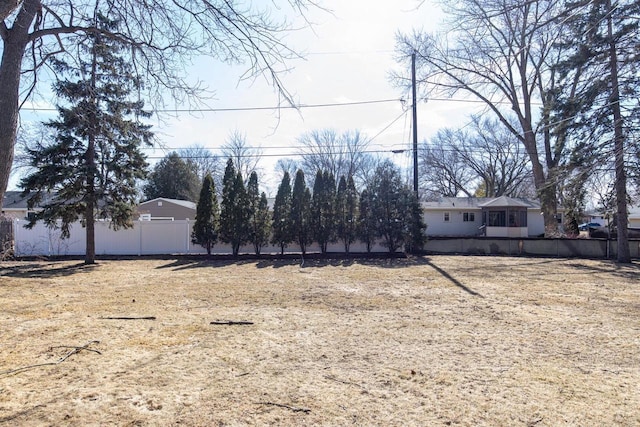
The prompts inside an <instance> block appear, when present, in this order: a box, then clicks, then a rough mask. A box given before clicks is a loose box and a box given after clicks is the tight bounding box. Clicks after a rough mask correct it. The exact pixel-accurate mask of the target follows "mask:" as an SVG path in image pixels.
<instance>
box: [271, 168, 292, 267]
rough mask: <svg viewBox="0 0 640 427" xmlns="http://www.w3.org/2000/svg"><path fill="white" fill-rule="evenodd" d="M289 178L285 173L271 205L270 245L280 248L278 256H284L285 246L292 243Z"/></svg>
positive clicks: (287, 173)
mask: <svg viewBox="0 0 640 427" xmlns="http://www.w3.org/2000/svg"><path fill="white" fill-rule="evenodd" d="M290 216H291V178H290V177H289V172H285V173H284V174H283V176H282V181H281V182H280V185H279V186H278V192H277V193H276V199H275V201H274V203H273V221H272V223H271V228H272V230H273V232H272V234H271V244H272V245H274V246H279V247H280V254H281V255H282V254H284V249H285V248H286V247H287V245H288V244H289V243H291V242H293V233H292V231H291V222H290Z"/></svg>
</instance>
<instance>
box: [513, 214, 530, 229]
mask: <svg viewBox="0 0 640 427" xmlns="http://www.w3.org/2000/svg"><path fill="white" fill-rule="evenodd" d="M526 226H527V212H526V211H509V227H526Z"/></svg>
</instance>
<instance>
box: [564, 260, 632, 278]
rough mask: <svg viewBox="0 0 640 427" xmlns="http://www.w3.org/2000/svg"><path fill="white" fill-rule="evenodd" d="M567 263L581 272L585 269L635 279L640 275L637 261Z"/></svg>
mask: <svg viewBox="0 0 640 427" xmlns="http://www.w3.org/2000/svg"><path fill="white" fill-rule="evenodd" d="M568 265H569V266H570V267H572V268H575V269H576V270H579V271H581V272H585V271H586V272H590V273H603V274H612V275H614V276H617V277H621V278H624V279H637V278H638V277H640V263H638V262H637V261H635V262H632V263H631V264H619V263H617V262H615V261H602V262H601V263H598V264H597V265H593V264H590V265H587V264H581V263H579V262H574V263H570V264H568Z"/></svg>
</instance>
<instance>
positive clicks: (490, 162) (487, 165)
mask: <svg viewBox="0 0 640 427" xmlns="http://www.w3.org/2000/svg"><path fill="white" fill-rule="evenodd" d="M471 123H472V128H471V131H470V135H469V139H468V140H466V141H465V140H461V142H462V144H461V145H460V146H457V147H455V150H456V151H457V152H459V153H460V156H461V157H462V159H463V161H464V162H466V163H467V164H468V166H469V167H470V168H471V169H472V170H473V172H474V173H475V174H476V175H477V177H478V178H480V180H481V184H482V186H483V187H484V194H483V196H485V197H500V196H503V195H506V196H511V197H518V196H525V195H527V194H526V190H527V188H528V185H527V182H528V181H530V180H531V178H532V177H531V169H530V167H529V160H528V157H527V153H526V152H525V150H524V149H523V147H522V145H521V144H520V143H519V141H518V139H517V137H516V136H515V135H513V133H511V132H509V130H508V129H506V128H505V127H504V126H503V125H502V124H501V123H500V122H498V121H497V120H491V119H485V120H482V119H481V118H480V117H478V116H474V117H472V122H471Z"/></svg>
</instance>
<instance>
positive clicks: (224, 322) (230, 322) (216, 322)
mask: <svg viewBox="0 0 640 427" xmlns="http://www.w3.org/2000/svg"><path fill="white" fill-rule="evenodd" d="M209 324H210V325H253V322H246V321H244V320H239V321H236V320H214V321H213V322H210V323H209Z"/></svg>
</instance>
